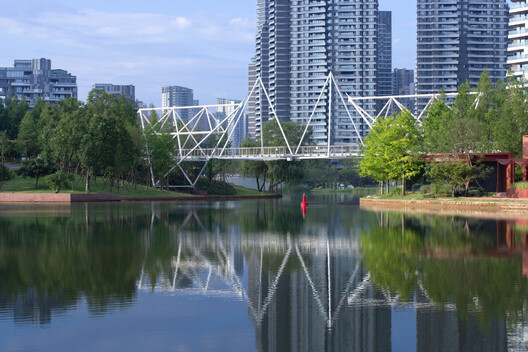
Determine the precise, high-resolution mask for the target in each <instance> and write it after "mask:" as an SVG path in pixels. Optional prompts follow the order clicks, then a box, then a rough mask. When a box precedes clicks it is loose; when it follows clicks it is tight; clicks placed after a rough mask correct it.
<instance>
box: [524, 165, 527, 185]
mask: <svg viewBox="0 0 528 352" xmlns="http://www.w3.org/2000/svg"><path fill="white" fill-rule="evenodd" d="M526 181H528V168H526V165H524V166H523V182H526Z"/></svg>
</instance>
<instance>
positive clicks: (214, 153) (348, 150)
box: [181, 145, 361, 160]
mask: <svg viewBox="0 0 528 352" xmlns="http://www.w3.org/2000/svg"><path fill="white" fill-rule="evenodd" d="M360 153H361V150H360V148H359V146H356V145H352V146H346V145H342V146H340V145H337V146H331V147H330V148H328V147H327V146H303V147H300V148H299V150H298V152H297V154H292V153H290V152H289V150H288V148H287V147H264V148H262V147H241V148H226V149H225V150H224V151H223V152H222V149H220V148H219V149H213V148H206V149H196V150H193V151H191V149H183V150H182V151H181V157H185V159H189V160H197V159H200V160H204V159H211V158H213V159H214V158H219V159H260V158H263V159H276V160H279V159H299V158H301V159H310V158H325V157H328V156H329V154H330V157H349V156H357V155H359V154H360Z"/></svg>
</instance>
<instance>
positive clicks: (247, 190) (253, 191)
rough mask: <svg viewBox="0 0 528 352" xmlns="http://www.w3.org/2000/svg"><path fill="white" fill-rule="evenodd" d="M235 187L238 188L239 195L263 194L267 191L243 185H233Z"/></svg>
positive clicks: (237, 193)
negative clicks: (263, 191)
mask: <svg viewBox="0 0 528 352" xmlns="http://www.w3.org/2000/svg"><path fill="white" fill-rule="evenodd" d="M233 187H234V188H235V190H236V195H237V196H262V195H264V194H265V193H261V192H259V191H257V190H256V189H251V188H246V187H242V186H237V185H233Z"/></svg>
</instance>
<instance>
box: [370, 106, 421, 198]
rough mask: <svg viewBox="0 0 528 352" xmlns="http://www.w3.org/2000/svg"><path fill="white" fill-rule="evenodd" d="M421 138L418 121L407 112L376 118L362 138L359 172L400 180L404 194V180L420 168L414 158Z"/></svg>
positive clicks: (378, 178)
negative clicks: (366, 134)
mask: <svg viewBox="0 0 528 352" xmlns="http://www.w3.org/2000/svg"><path fill="white" fill-rule="evenodd" d="M420 139H421V134H420V131H419V130H418V126H417V122H416V120H415V119H414V118H413V117H412V115H411V113H410V112H409V111H403V112H401V113H400V114H398V115H394V116H391V117H388V118H386V119H378V120H377V121H376V123H375V124H374V125H373V126H372V129H371V131H370V133H369V135H368V136H367V137H366V138H365V145H364V146H363V148H362V151H363V155H364V156H363V158H361V160H360V175H361V176H363V177H372V178H374V179H375V180H377V181H379V182H383V181H389V180H393V181H396V180H399V179H401V180H402V182H403V185H404V186H403V187H402V190H403V193H404V194H405V180H406V179H408V178H410V177H413V176H414V175H416V174H417V173H419V172H420V170H421V168H422V165H421V163H420V162H418V160H416V158H415V154H416V147H417V146H418V145H419V143H420ZM387 188H388V182H387ZM387 192H388V189H387Z"/></svg>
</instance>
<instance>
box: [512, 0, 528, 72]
mask: <svg viewBox="0 0 528 352" xmlns="http://www.w3.org/2000/svg"><path fill="white" fill-rule="evenodd" d="M510 15H511V17H510V31H509V33H508V39H509V40H510V45H509V46H508V54H509V56H508V65H510V67H511V70H512V74H513V75H514V76H515V77H519V78H527V77H528V41H527V40H528V4H527V3H526V0H512V5H511V6H510Z"/></svg>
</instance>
